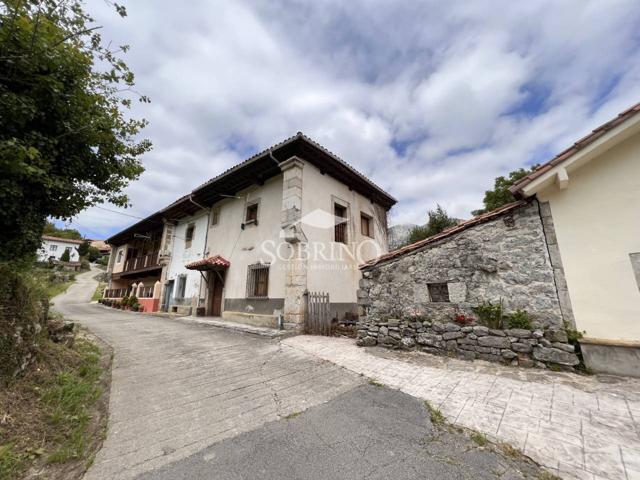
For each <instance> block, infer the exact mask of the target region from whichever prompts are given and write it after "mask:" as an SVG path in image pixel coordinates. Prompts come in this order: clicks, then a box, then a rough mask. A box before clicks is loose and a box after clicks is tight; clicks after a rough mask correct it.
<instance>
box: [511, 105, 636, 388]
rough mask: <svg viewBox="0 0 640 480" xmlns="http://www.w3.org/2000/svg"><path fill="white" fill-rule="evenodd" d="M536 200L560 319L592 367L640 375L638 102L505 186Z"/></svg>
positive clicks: (525, 197) (611, 371) (600, 370)
mask: <svg viewBox="0 0 640 480" xmlns="http://www.w3.org/2000/svg"><path fill="white" fill-rule="evenodd" d="M511 191H512V193H514V194H515V195H516V196H517V197H519V198H523V199H531V198H537V200H538V201H539V202H540V206H541V211H542V212H543V221H544V224H545V228H546V229H548V230H552V231H553V234H550V235H548V236H547V240H548V242H547V243H548V247H549V251H550V252H551V258H552V263H553V267H554V269H555V270H556V271H557V272H561V276H562V277H563V278H564V279H566V282H564V283H563V284H562V286H563V289H564V291H562V292H560V293H561V300H562V302H561V304H562V306H563V315H564V317H565V318H566V319H567V320H568V321H570V323H573V324H574V325H575V327H576V328H577V329H578V330H580V331H585V332H586V333H585V337H584V338H583V339H582V340H581V342H580V343H581V348H582V352H583V355H584V360H585V363H586V364H587V366H589V367H590V368H591V369H592V370H593V371H596V372H605V373H619V374H625V375H633V376H638V375H640V374H639V373H638V372H640V104H637V105H634V106H633V107H631V108H629V109H627V110H626V111H624V112H622V113H621V114H619V115H618V116H617V117H616V118H614V119H612V120H610V121H608V122H606V123H605V124H603V125H601V126H600V127H598V128H596V129H595V130H594V131H593V132H592V133H590V134H589V135H587V136H586V137H584V138H582V139H581V140H578V141H577V142H576V143H575V144H574V145H572V146H571V147H570V148H569V149H567V150H565V151H564V152H561V153H560V154H558V155H557V156H556V157H555V158H553V159H552V160H551V161H550V162H548V163H546V164H545V165H542V166H541V167H540V168H538V169H537V170H536V171H535V172H533V173H531V174H530V175H528V176H527V177H525V178H524V179H522V180H521V181H520V182H518V183H517V184H515V185H514V186H513V187H512V188H511Z"/></svg>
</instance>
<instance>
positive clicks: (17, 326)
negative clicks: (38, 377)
mask: <svg viewBox="0 0 640 480" xmlns="http://www.w3.org/2000/svg"><path fill="white" fill-rule="evenodd" d="M0 305H1V306H2V308H0V384H2V383H3V382H4V381H6V380H8V379H10V378H11V377H13V376H15V375H16V374H18V373H20V372H21V371H22V370H24V369H25V368H26V367H27V366H28V365H29V364H30V363H31V361H32V360H33V359H34V357H35V354H36V352H37V350H38V346H39V342H40V340H41V339H42V337H43V333H42V332H43V331H44V330H45V328H44V326H45V323H46V319H47V313H48V310H49V299H48V297H47V294H46V290H45V288H44V286H43V285H42V282H41V281H40V280H39V279H38V277H37V275H36V274H35V273H34V272H33V271H32V270H29V269H26V268H19V267H17V266H15V265H11V264H7V263H3V264H0Z"/></svg>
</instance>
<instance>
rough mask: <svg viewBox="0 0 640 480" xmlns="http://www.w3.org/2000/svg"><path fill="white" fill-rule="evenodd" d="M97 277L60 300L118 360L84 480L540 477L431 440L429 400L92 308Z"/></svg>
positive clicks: (292, 356)
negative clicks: (103, 432) (102, 430)
mask: <svg viewBox="0 0 640 480" xmlns="http://www.w3.org/2000/svg"><path fill="white" fill-rule="evenodd" d="M95 273H96V272H89V273H85V274H82V275H79V276H78V282H77V283H76V284H75V285H73V286H71V287H70V288H69V290H68V291H67V293H66V294H64V295H61V296H60V297H58V298H57V299H56V302H55V303H56V305H55V308H56V309H57V310H59V311H61V312H62V313H64V314H65V315H66V316H67V318H69V319H72V320H75V321H78V322H80V323H81V324H82V325H84V326H86V327H87V328H89V329H90V330H91V331H92V332H94V333H95V334H97V335H98V336H100V337H101V338H102V339H103V340H104V341H106V342H108V343H109V344H110V345H111V346H112V347H113V349H114V363H113V374H112V391H111V400H110V407H109V411H110V418H109V427H108V435H107V439H106V441H105V443H104V446H103V448H102V450H101V451H100V452H99V453H98V455H97V456H96V459H95V462H94V464H93V466H92V467H91V468H90V470H89V471H88V472H87V474H86V476H85V478H86V479H88V480H93V479H105V480H107V479H109V480H111V479H132V478H136V477H138V476H141V478H154V479H156V478H157V479H205V478H206V479H257V478H266V479H274V480H275V479H278V480H279V479H288V478H317V479H334V478H335V479H338V478H344V479H352V478H379V479H382V478H392V477H393V478H475V477H478V478H520V475H519V474H517V473H516V472H517V470H518V469H520V468H524V469H525V470H527V469H530V468H534V467H531V466H530V465H527V464H526V462H519V463H514V461H513V459H510V458H504V457H502V456H500V455H497V454H495V453H492V452H490V451H488V450H482V449H477V448H472V446H473V445H474V444H473V443H472V442H470V441H469V439H468V438H467V437H465V436H463V435H460V434H453V435H452V434H449V433H446V432H439V433H435V432H434V431H433V428H432V426H431V424H430V421H429V419H428V416H427V413H426V410H425V407H424V405H423V404H422V402H421V401H419V400H417V399H415V398H413V397H410V396H408V395H406V394H403V393H400V392H398V391H395V390H388V389H386V388H380V387H375V386H372V385H369V384H368V383H367V382H366V380H365V379H364V378H363V377H361V376H358V375H356V374H353V373H351V372H349V371H347V370H345V369H343V368H341V367H338V366H336V365H335V364H333V363H330V362H326V361H323V360H320V359H318V358H316V357H314V356H311V355H308V354H306V353H304V352H301V351H299V350H297V349H294V348H292V347H288V346H286V345H283V344H282V343H280V342H278V341H277V340H271V339H263V338H259V337H253V336H249V335H242V334H238V333H231V332H228V331H226V330H221V329H218V328H215V327H210V326H206V325H199V324H195V323H190V322H186V321H180V320H170V319H166V318H160V317H157V316H151V315H145V314H135V313H129V312H122V311H117V310H112V309H108V308H105V307H102V306H100V305H95V304H94V305H90V304H88V303H87V302H88V301H89V299H90V297H91V295H92V293H93V290H94V289H95V286H96V282H95V280H93V278H92V277H93V276H94V275H95ZM299 412H304V413H302V414H300V415H298V413H299Z"/></svg>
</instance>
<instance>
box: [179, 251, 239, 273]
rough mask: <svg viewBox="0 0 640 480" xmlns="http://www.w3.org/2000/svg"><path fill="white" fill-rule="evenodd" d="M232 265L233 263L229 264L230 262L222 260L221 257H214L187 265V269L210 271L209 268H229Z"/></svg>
mask: <svg viewBox="0 0 640 480" xmlns="http://www.w3.org/2000/svg"><path fill="white" fill-rule="evenodd" d="M230 265H231V262H229V260H226V259H224V258H222V257H221V256H220V255H214V256H213V257H207V258H203V259H202V260H196V261H195V262H191V263H187V264H186V265H185V268H187V269H188V270H208V268H207V267H222V268H229V266H230Z"/></svg>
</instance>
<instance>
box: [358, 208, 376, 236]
mask: <svg viewBox="0 0 640 480" xmlns="http://www.w3.org/2000/svg"><path fill="white" fill-rule="evenodd" d="M371 220H372V219H371V217H370V216H369V215H367V214H366V213H360V231H361V232H362V235H365V236H367V237H371V238H373V226H372V223H373V222H372V221H371Z"/></svg>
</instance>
